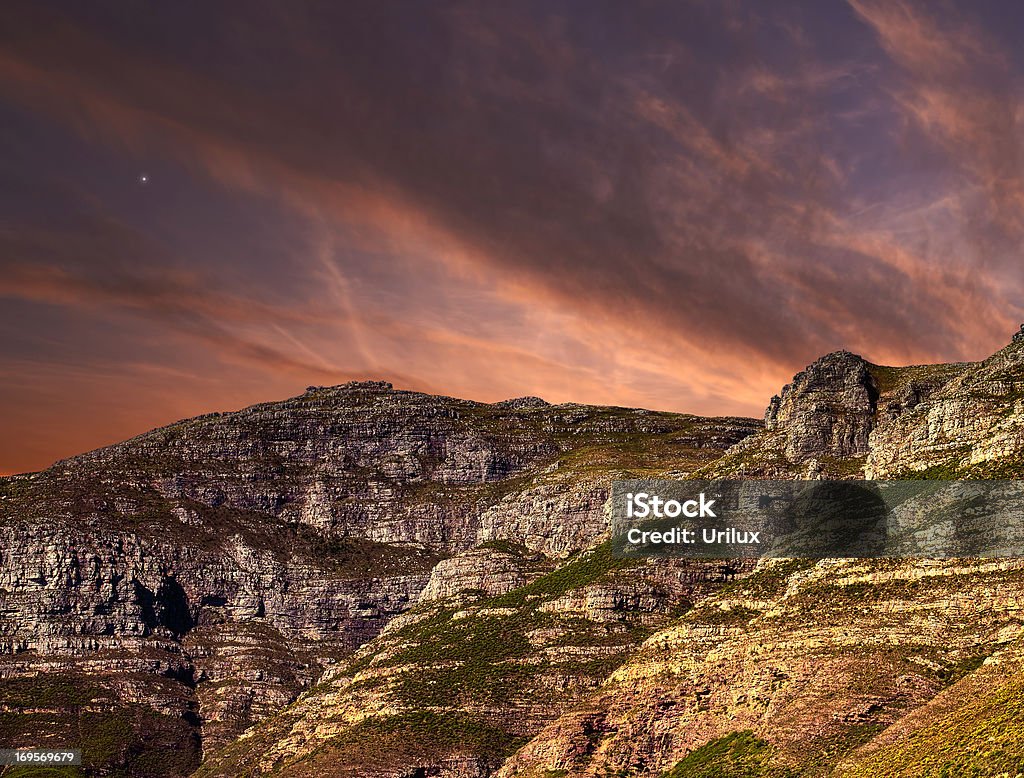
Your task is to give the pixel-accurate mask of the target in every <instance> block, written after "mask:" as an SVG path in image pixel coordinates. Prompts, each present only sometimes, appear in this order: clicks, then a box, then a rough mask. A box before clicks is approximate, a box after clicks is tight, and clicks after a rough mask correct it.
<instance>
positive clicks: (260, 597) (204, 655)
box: [0, 383, 758, 776]
mask: <svg viewBox="0 0 1024 778" xmlns="http://www.w3.org/2000/svg"><path fill="white" fill-rule="evenodd" d="M757 427H758V425H757V424H756V423H755V422H753V421H751V420H745V419H722V420H706V419H700V418H697V417H692V416H685V415H680V414H664V413H654V412H648V411H634V410H630V409H612V408H590V407H585V406H577V405H568V406H549V405H548V404H546V403H544V402H543V401H540V400H537V399H536V398H525V399H522V400H516V401H510V402H506V403H500V404H498V405H494V406H490V405H485V404H481V403H471V402H465V401H461V400H454V399H451V398H443V397H432V396H428V395H422V394H417V393H412V392H400V391H395V390H394V389H392V388H391V386H390V385H388V384H382V383H360V384H349V385H345V386H341V387H329V388H316V387H313V388H310V389H309V390H308V391H307V392H306V393H305V394H304V395H302V396H300V397H296V398H294V399H292V400H288V401H285V402H281V403H269V404H265V405H260V406H254V407H252V408H248V409H246V410H243V411H239V412H237V413H230V414H212V415H209V416H205V417H200V418H197V419H192V420H188V421H184V422H180V423H178V424H174V425H171V426H170V427H166V428H162V429H159V430H155V431H153V432H151V433H147V434H146V435H142V436H140V437H138V438H135V439H133V440H130V441H127V442H125V443H122V444H119V445H116V446H112V447H110V448H106V449H101V450H99V451H95V452H91V453H89V454H85V455H82V456H80V457H76V458H74V459H70V460H67V461H65V462H61V463H58V464H57V465H54V466H53V467H52V468H50V469H49V470H47V471H45V472H43V473H39V474H34V475H30V476H20V477H15V478H9V479H0V533H2V539H3V542H2V545H0V615H2V616H0V678H2V679H3V684H0V686H2V688H6V689H9V690H11V691H10V693H9V694H8V695H6V696H5V695H4V694H3V692H2V691H0V703H2V704H3V705H5V706H6V708H5V709H9V710H12V711H15V713H16V715H10V716H7V717H6V718H5V719H4V722H3V726H4V727H6V729H4V730H3V733H2V734H3V737H2V738H0V739H2V740H3V742H5V743H10V744H12V745H14V744H19V743H22V744H30V743H34V742H38V739H39V738H40V737H42V738H49V739H50V742H54V743H57V744H60V743H64V744H66V743H67V742H68V738H70V737H74V738H78V739H79V740H78V741H77V742H81V743H82V745H83V748H85V750H86V760H87V763H86V769H87V771H89V772H94V771H97V772H98V771H100V770H113V769H119V770H122V771H123V772H125V774H134V775H147V776H149V775H186V774H189V773H190V772H192V771H193V770H194V769H195V768H196V767H197V766H198V765H199V762H200V760H201V759H202V757H203V755H204V754H208V753H210V752H212V751H214V750H216V749H218V748H220V747H222V746H224V745H226V744H228V743H230V742H231V741H233V740H234V739H235V738H236V737H237V736H238V735H239V734H241V732H242V731H243V730H244V729H245V728H246V727H247V726H249V725H251V724H252V723H254V722H256V721H258V720H260V719H262V718H264V717H266V716H268V715H270V714H272V713H274V712H276V711H278V710H280V709H281V708H282V707H284V706H285V705H287V704H288V703H289V702H291V701H292V700H293V699H295V697H296V695H298V694H299V693H300V691H301V690H302V689H304V688H307V687H308V686H310V685H311V684H312V683H313V682H315V681H316V679H318V678H319V676H320V675H321V673H322V672H323V669H324V667H325V666H327V665H328V664H330V663H332V662H335V661H337V660H338V659H341V658H343V657H346V656H348V655H351V653H352V652H353V651H354V650H355V649H356V648H358V647H359V646H362V645H364V644H366V643H367V641H370V640H371V639H372V638H373V637H374V636H376V635H377V634H378V633H379V632H380V631H381V629H382V628H383V627H384V626H385V625H386V624H387V623H388V622H389V621H390V620H391V619H392V618H394V617H395V616H396V615H398V614H401V613H403V612H405V611H407V610H408V609H409V608H410V607H412V606H413V605H414V604H415V603H416V602H417V601H418V600H419V599H420V598H421V597H425V598H427V599H436V598H445V597H455V596H459V595H460V594H462V593H467V594H468V596H470V597H479V596H481V594H497V593H503V592H505V591H507V590H509V589H512V588H516V587H519V586H522V585H523V584H524V583H526V582H528V581H529V580H532V579H533V578H536V577H537V576H538V575H541V574H543V573H544V572H545V571H548V570H550V568H551V567H552V566H553V564H554V561H553V559H555V558H557V557H558V556H565V555H568V554H571V553H574V552H578V551H580V550H581V549H584V548H586V547H587V546H589V545H591V544H592V543H593V542H594V540H595V538H596V537H597V536H599V535H600V534H601V533H602V532H603V531H604V529H605V517H604V513H603V504H604V500H605V497H604V494H605V493H606V490H607V483H606V480H607V479H606V477H607V476H608V474H609V473H612V472H614V471H615V469H616V468H623V469H624V472H629V470H628V468H629V467H636V466H639V467H647V466H650V465H651V464H652V463H665V464H671V466H673V467H677V468H682V469H684V470H685V469H687V468H692V467H696V466H699V465H700V464H703V463H704V462H706V461H709V460H710V459H713V458H714V457H716V456H718V455H720V454H721V452H722V451H723V450H724V449H725V448H726V447H728V445H731V444H732V443H735V442H736V441H738V440H741V439H742V438H743V437H745V436H747V435H749V434H751V433H752V432H754V431H756V429H757ZM581 448H587V449H588V450H589V452H590V454H589V455H588V459H590V458H593V459H595V460H597V459H603V460H604V461H605V463H606V465H605V466H604V467H602V468H598V469H597V470H595V471H594V472H591V473H589V474H588V475H587V477H586V478H584V477H578V478H574V477H572V476H571V475H570V473H572V472H574V471H576V470H578V468H576V464H575V460H574V455H575V453H576V452H577V450H578V449H581ZM570 482H571V483H572V484H573V488H575V489H577V490H578V492H577V493H576V494H577V496H572V495H571V494H570V495H566V496H564V497H561V498H559V497H555V496H552V497H551V498H550V499H548V498H545V497H542V495H545V494H547V490H549V489H551V488H552V485H557V484H559V483H561V484H566V483H570ZM559 499H563V500H568V501H571V502H572V504H573V505H574V506H575V510H576V514H575V515H576V518H577V519H578V522H577V525H576V526H575V528H574V529H573V530H572V531H571V532H567V531H562V530H559V531H555V530H554V529H553V528H554V527H555V525H557V524H558V523H559V519H560V516H561V514H560V513H559V511H560V510H561V506H562V505H563V504H564V503H559V502H558V500H559ZM545 526H546V527H547V529H545ZM490 541H494V542H497V541H501V542H503V543H508V544H511V545H509V546H508V548H509V549H512V550H505V549H503V548H501V547H500V544H498V546H495V545H494V543H490V545H488V544H489V542H490ZM480 544H484V546H485V547H484V548H481V549H479V550H477V551H474V550H473V549H474V548H475V547H477V546H478V545H480ZM439 562H441V563H442V564H441V565H440V566H439V567H436V569H435V566H436V565H438V563H439ZM30 689H34V690H35V693H34V694H31V693H29V691H28V690H30ZM18 711H23V713H21V714H18V713H17V712H18ZM28 711H32V712H31V713H29V712H28ZM83 722H84V723H83ZM78 733H83V734H78ZM140 753H145V754H148V755H151V756H152V759H151V760H150V761H147V760H145V759H140V757H139V754H140ZM172 757H173V758H172Z"/></svg>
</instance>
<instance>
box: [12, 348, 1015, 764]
mask: <svg viewBox="0 0 1024 778" xmlns="http://www.w3.org/2000/svg"><path fill="white" fill-rule="evenodd" d="M1022 362H1024V341H1021V340H1020V338H1019V337H1015V338H1014V342H1013V343H1011V344H1010V345H1009V346H1007V347H1006V348H1005V349H1003V350H1001V351H1000V352H998V353H997V354H995V355H994V356H992V357H990V358H989V359H987V360H985V361H983V362H980V363H976V364H975V363H972V364H955V365H928V366H913V367H904V368H892V367H884V366H879V365H874V364H871V363H869V362H867V361H865V360H864V359H862V358H860V357H858V356H856V355H853V354H850V353H848V352H837V353H835V354H830V355H828V356H826V357H823V358H822V359H821V360H818V361H817V362H815V363H814V364H812V365H810V366H809V367H808V368H807V369H806V370H804V371H802V372H801V373H799V374H798V375H797V376H795V377H794V379H793V381H792V382H791V383H790V384H789V385H788V386H787V387H785V388H784V389H783V390H782V392H781V393H780V395H779V397H777V398H773V400H772V402H771V404H770V406H769V408H768V410H767V412H766V414H765V424H764V426H763V427H762V425H761V424H760V423H758V422H755V421H753V420H746V419H702V418H698V417H693V416H684V415H679V414H665V413H653V412H649V411H636V410H629V409H618V408H593V407H586V406H578V405H560V406H551V405H548V404H547V403H544V402H543V401H541V400H538V399H537V398H519V399H517V400H510V401H506V402H503V403H498V404H495V405H484V404H480V403H470V402H465V401H461V400H455V399H451V398H441V397H431V396H427V395H422V394H416V393H411V392H399V391H395V390H394V389H393V388H391V387H390V385H387V384H380V383H371V384H366V383H363V384H351V385H346V386H342V387H329V388H311V389H310V390H309V391H307V392H306V393H305V394H304V395H302V396H300V397H297V398H293V399H292V400H288V401H285V402H283V403H271V404H266V405H261V406H255V407H253V408H249V409H246V410H244V411H240V412H238V413H233V414H216V415H211V416H206V417H201V418H198V419H193V420H189V421H185V422H181V423H179V424H176V425H172V426H170V427H167V428H163V429H160V430H155V431H153V432H151V433H148V434H146V435H143V436H140V437H139V438H136V439H133V440H131V441H127V442H125V443H123V444H120V445H118V446H113V447H110V448H107V449H102V450H100V451H96V452H92V453H90V454H86V455H83V456H81V457H76V458H74V459H71V460H68V461H66V462H62V463H58V464H57V465H55V466H54V467H53V468H51V469H50V470H48V471H45V472H43V473H39V474H35V475H32V476H22V477H16V478H8V479H0V532H2V533H3V545H2V548H0V555H2V556H0V647H2V650H3V653H2V655H0V678H2V679H3V683H2V684H0V704H2V705H3V706H4V707H3V710H2V711H0V714H2V715H0V729H2V734H3V737H2V738H0V739H2V740H3V742H5V743H10V744H11V745H29V744H33V745H37V744H46V743H50V744H53V745H62V744H63V745H67V744H68V743H69V742H71V741H69V738H70V739H73V742H74V743H76V744H81V745H82V747H83V748H84V749H85V751H86V759H87V763H86V765H85V771H86V773H87V774H97V775H99V774H109V773H111V772H118V773H119V774H123V775H140V776H142V775H145V776H150V775H152V776H161V775H163V776H179V775H187V774H190V773H192V772H193V771H196V770H197V771H198V772H197V774H198V775H200V776H234V775H261V774H277V775H288V776H323V775H338V776H352V777H354V776H366V777H367V778H369V776H375V777H376V778H411V777H415V776H428V775H434V776H452V778H485V777H486V778H491V777H493V776H502V778H505V777H508V778H511V776H535V777H537V778H540V777H541V776H543V778H554V776H594V777H595V778H596V777H597V776H606V775H635V776H650V777H651V778H678V777H679V776H685V775H692V774H700V775H713V774H728V771H729V770H731V771H732V772H734V773H735V772H743V774H748V775H762V776H767V775H771V776H776V777H779V776H786V778H791V777H792V776H796V775H807V776H811V775H815V776H820V775H833V774H834V775H837V776H840V775H851V776H853V775H858V776H859V775H879V774H889V773H887V772H886V770H887V769H888V768H887V764H889V763H888V762H886V761H885V760H886V759H890V760H895V761H893V762H892V763H893V764H895V763H897V762H898V763H899V764H901V765H904V766H905V770H904V772H902V773H899V774H904V775H908V776H909V775H919V774H923V773H924V772H925V771H926V769H935V770H940V771H941V770H945V771H946V774H950V775H956V774H977V775H998V774H1002V773H1005V774H1008V775H1012V774H1015V773H1014V772H1012V771H1011V769H1010V768H1011V767H1012V769H1013V770H1017V769H1018V768H1019V765H1020V764H1021V763H1022V762H1024V746H1022V745H1021V743H1024V731H1020V730H1019V728H1018V729H1017V730H1014V729H1013V728H1012V727H1009V725H1008V724H1007V723H1006V722H1008V721H1016V720H1018V719H1019V716H1017V713H1016V712H1017V711H1018V709H1019V706H1018V707H1014V706H1015V704H1016V703H1015V702H1014V701H1015V700H1017V701H1019V698H1020V691H1021V689H1024V680H1022V678H1021V676H1020V673H1019V672H1017V670H1018V669H1019V659H1020V657H1021V656H1024V649H1022V645H1024V634H1022V631H1021V625H1020V618H1019V614H1020V610H1021V607H1022V605H1024V568H1022V566H1021V564H1020V563H1019V562H1016V561H1013V560H1002V561H984V560H981V561H979V560H973V561H970V560H945V561H941V562H940V561H928V560H910V561H901V560H892V559H880V560H822V561H819V562H813V561H811V562H806V561H799V560H790V561H779V560H775V561H764V562H761V563H760V564H758V565H757V566H756V567H755V566H754V565H753V564H747V565H731V564H724V563H720V562H707V561H682V560H658V561H641V560H623V559H617V558H615V557H614V556H613V555H611V553H610V546H609V544H608V543H606V542H604V539H605V538H606V532H607V527H608V516H607V514H606V503H607V497H608V488H609V484H610V481H611V480H612V479H614V478H620V477H659V476H662V477H688V476H700V477H708V476H728V477H737V476H739V477H766V476H768V477H775V478H791V477H839V478H861V477H864V476H865V475H868V476H870V477H883V476H884V477H894V476H903V475H915V476H921V475H923V476H926V477H927V476H931V477H936V476H938V477H951V476H970V477H1018V476H1019V475H1020V474H1021V473H1022V472H1024V369H1022ZM1015 668H1016V669H1015ZM960 708H964V709H967V708H969V709H970V710H972V711H974V713H975V715H976V716H977V717H978V720H979V721H984V722H988V724H985V725H984V727H983V732H984V738H983V739H978V738H975V739H974V740H971V738H972V737H973V736H972V735H971V734H970V733H969V732H966V731H965V730H964V726H965V725H964V723H963V721H961V720H960V719H959V718H957V716H958V715H960V714H959V713H958V711H959V709H960ZM1020 713H1021V715H1024V710H1020ZM947 730H948V731H950V732H955V733H957V735H956V737H957V738H959V739H961V740H962V741H963V742H968V741H970V742H972V743H974V746H975V747H974V748H973V750H974V752H975V756H974V757H971V759H969V760H967V761H964V759H965V758H962V755H958V753H957V752H956V743H955V742H953V741H952V740H950V737H951V736H948V735H943V734H942V733H943V732H945V731H947ZM979 737H980V736H979ZM944 738H945V739H944ZM922 743H926V744H927V747H928V748H930V749H933V750H932V751H931V752H929V754H924V755H922V753H921V747H920V744H922ZM992 744H995V745H992ZM936 755H941V759H939V757H938V756H936ZM975 757H976V758H975ZM936 759H939V761H936ZM971 760H973V761H971ZM1014 760H1016V761H1014ZM915 766H916V768H915ZM901 769H903V768H901ZM915 769H916V771H915Z"/></svg>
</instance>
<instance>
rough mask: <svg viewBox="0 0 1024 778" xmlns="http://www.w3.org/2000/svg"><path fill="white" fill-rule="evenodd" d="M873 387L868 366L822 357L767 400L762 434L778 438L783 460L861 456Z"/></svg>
mask: <svg viewBox="0 0 1024 778" xmlns="http://www.w3.org/2000/svg"><path fill="white" fill-rule="evenodd" d="M878 395H879V391H878V383H877V382H876V381H875V377H874V376H873V375H872V374H871V372H870V371H869V370H868V363H867V362H865V361H864V360H863V359H861V358H860V357H858V356H856V355H855V354H851V353H850V352H849V351H837V352H835V353H834V354H829V355H828V356H825V357H822V358H821V359H819V360H818V361H817V362H815V363H814V364H812V365H810V366H809V367H807V369H806V370H803V371H802V372H800V373H797V375H796V376H795V377H794V378H793V382H792V383H790V384H787V385H786V387H785V388H784V389H783V390H782V394H781V395H778V396H776V397H773V398H772V399H771V402H770V403H769V405H768V410H767V412H766V413H765V418H764V423H765V430H766V431H768V432H778V433H782V436H783V443H784V446H785V455H786V458H787V459H788V460H790V461H792V462H804V461H806V460H808V459H810V458H812V457H836V458H847V457H855V456H860V455H862V454H866V453H867V451H868V435H870V434H871V429H872V427H873V425H874V417H875V412H876V408H877V403H878Z"/></svg>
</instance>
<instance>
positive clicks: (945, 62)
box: [0, 0, 1024, 472]
mask: <svg viewBox="0 0 1024 778" xmlns="http://www.w3.org/2000/svg"><path fill="white" fill-rule="evenodd" d="M1022 32H1024V10H1022V9H1021V7H1020V6H1019V4H1016V3H1005V4H999V3H994V2H991V3H974V4H958V5H957V6H954V4H953V3H945V2H929V3H923V2H922V3H918V4H915V3H901V2H877V3H876V2H865V1H864V0H853V1H851V2H820V1H819V0H811V1H809V2H805V3H788V2H782V3H770V4H769V3H762V2H750V3H743V2H724V3H723V2H717V1H716V2H692V3H691V2H678V1H677V0H672V1H671V2H635V3H623V2H614V3H607V4H605V3H599V2H558V1H557V0H544V2H536V3H530V2H516V3H441V2H430V3H408V2H401V3H399V2H379V1H378V2H353V3H331V2H318V3H299V2H289V3H278V2H274V3H259V2H255V0H254V1H253V2H247V3H244V4H239V3H230V4H229V3H223V4H221V3H216V2H209V0H206V1H204V2H195V3H193V2H175V3H159V4H139V3H110V2H89V3H81V2H68V3H66V4H62V3H47V4H42V3H39V2H25V3H19V2H16V1H15V2H8V3H6V4H5V9H4V23H3V25H0V133H2V141H3V148H4V154H3V156H2V157H0V159H2V163H0V176H2V177H3V179H4V181H3V186H2V188H0V197H2V203H3V206H2V210H0V219H2V221H0V230H2V232H0V235H2V238H0V239H2V241H3V247H2V248H3V250H2V252H0V300H2V306H0V403H2V407H3V409H4V410H3V413H2V416H0V420H2V424H0V472H14V471H21V470H26V469H35V468H39V467H43V466H45V465H47V464H49V463H50V462H52V461H53V460H54V459H56V458H59V457H62V456H67V455H70V454H74V453H77V452H79V451H83V450H86V449H89V448H93V447H96V446H99V445H102V444H105V443H109V442H113V441H115V440H119V439H122V438H124V437H127V436H129V435H131V434H134V433H137V432H141V431H144V430H146V429H149V428H151V427H153V426H156V425H159V424H163V423H167V422H170V421H173V420H175V419H177V418H180V417H183V416H187V415H193V414H196V413H202V412H207V411H211V410H227V409H233V408H237V407H240V406H242V405H245V404H249V403H252V402H256V401H262V400H270V399H277V398H282V397H287V396H291V395H294V394H298V393H300V392H301V391H302V390H303V389H304V388H305V387H306V386H307V385H309V384H332V383H340V382H343V381H347V380H351V379H354V378H381V379H386V380H391V381H393V382H394V383H395V384H396V386H400V387H403V388H411V389H421V390H425V391H430V392H437V393H443V394H450V395H456V396H462V397H469V398H474V399H480V400H487V401H494V400H499V399H503V398H507V397H513V396H519V395H524V394H537V395H541V396H543V397H545V398H546V399H548V400H550V401H554V402H562V401H570V400H571V401H578V402H593V403H609V404H618V405H639V406H645V407H651V408H662V409H670V410H682V411H690V412H695V413H705V414H722V413H740V414H748V415H760V413H761V412H762V410H763V408H764V406H765V404H766V402H767V400H768V398H769V397H770V396H771V394H773V393H774V392H776V391H778V388H779V387H780V386H781V385H782V384H783V383H785V381H786V380H787V379H788V378H789V377H790V376H791V375H792V374H793V373H794V372H796V371H797V370H798V369H800V368H801V367H802V366H803V365H804V364H806V363H807V362H809V361H810V360H812V359H814V358H816V357H817V356H819V355H820V354H822V353H825V352H828V351H831V350H834V349H838V348H849V349H851V350H853V351H856V352H858V353H861V354H863V355H864V356H865V357H867V358H868V359H871V360H873V361H876V362H880V363H887V364H907V363H919V362H928V361H940V360H941V361H948V360H963V359H977V358H981V357H984V356H986V355H987V354H989V353H991V352H992V351H994V350H995V349H996V348H998V347H999V346H1001V345H1002V344H1003V343H1005V342H1006V341H1008V339H1009V336H1010V334H1011V333H1012V332H1013V331H1014V330H1015V329H1016V328H1017V325H1018V324H1019V322H1020V321H1022V320H1024V311H1022V305H1021V302H1022V297H1021V292H1022V289H1024V274H1022V269H1021V261H1020V246H1021V245H1022V237H1024V168H1022V156H1021V155H1022V139H1024V126H1022V125H1024V62H1022V54H1021V53H1020V47H1019V39H1020V35H1021V33H1022ZM143 177H145V181H143Z"/></svg>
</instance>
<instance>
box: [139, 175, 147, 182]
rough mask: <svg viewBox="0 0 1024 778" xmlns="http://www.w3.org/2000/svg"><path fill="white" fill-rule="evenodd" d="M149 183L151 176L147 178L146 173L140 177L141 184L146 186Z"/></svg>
mask: <svg viewBox="0 0 1024 778" xmlns="http://www.w3.org/2000/svg"><path fill="white" fill-rule="evenodd" d="M147 181H149V176H147V175H146V174H145V173H143V174H142V175H141V176H139V183H140V184H144V183H146V182H147Z"/></svg>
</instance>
